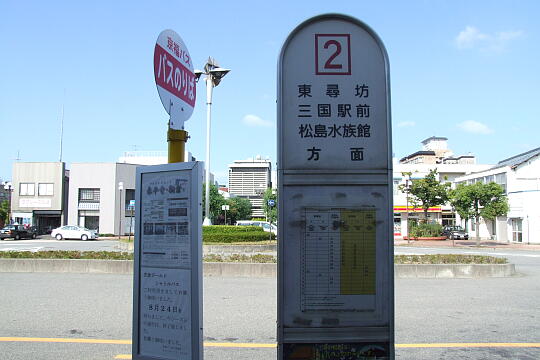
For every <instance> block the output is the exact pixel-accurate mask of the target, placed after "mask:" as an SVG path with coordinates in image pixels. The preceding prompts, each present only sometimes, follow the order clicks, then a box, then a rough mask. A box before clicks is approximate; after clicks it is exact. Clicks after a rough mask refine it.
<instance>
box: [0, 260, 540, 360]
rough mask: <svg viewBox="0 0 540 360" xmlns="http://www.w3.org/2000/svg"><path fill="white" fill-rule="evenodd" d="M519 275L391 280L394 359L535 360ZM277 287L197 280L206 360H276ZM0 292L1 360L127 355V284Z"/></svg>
mask: <svg viewBox="0 0 540 360" xmlns="http://www.w3.org/2000/svg"><path fill="white" fill-rule="evenodd" d="M518 259H521V260H522V261H525V262H527V261H529V260H530V259H531V258H527V257H521V258H518ZM520 266H521V265H520ZM525 266H526V267H529V268H530V269H533V270H534V271H532V272H530V274H527V275H521V276H518V277H513V278H502V279H445V280H443V279H433V280H431V279H423V280H422V279H399V280H397V281H396V291H395V294H396V319H395V323H396V343H397V349H396V358H397V359H407V360H409V359H411V360H413V359H414V360H418V359H444V360H449V359H452V360H453V359H496V360H498V359H521V360H532V359H536V360H537V359H540V341H539V340H540V339H539V334H540V321H538V320H539V319H540V308H539V307H538V306H537V299H538V298H540V286H539V285H538V284H539V283H540V282H539V280H540V279H539V276H538V272H539V271H538V264H536V265H532V264H531V265H525ZM276 285H277V284H276V281H275V279H250V278H219V277H216V278H204V336H205V342H206V344H207V346H206V347H205V359H207V360H208V359H211V360H213V359H215V360H218V359H219V360H223V359H235V360H236V359H240V360H252V359H259V360H266V359H275V354H276V350H275V347H273V346H275V341H276V338H275V336H276V323H275V321H276ZM0 288H1V289H2V290H3V296H1V297H0V308H2V309H4V311H3V313H2V317H1V320H0V354H3V355H2V359H6V357H4V356H6V354H7V359H10V360H11V359H13V360H23V359H25V360H26V359H44V360H53V359H54V360H63V359H66V360H67V359H91V360H93V359H96V360H97V359H114V358H119V359H120V358H127V357H128V356H129V354H130V353H131V348H130V345H129V344H126V342H128V341H129V340H130V338H131V292H132V277H131V276H129V275H97V274H93V275H92V274H56V273H3V274H2V275H1V277H0ZM10 339H11V340H10ZM51 339H60V340H51ZM23 340H24V341H23ZM104 340H107V341H111V342H113V343H112V344H103V343H101V342H103V341H104ZM57 341H81V342H78V343H73V342H57ZM477 343H483V344H486V347H478V345H474V344H477ZM501 343H512V344H514V345H512V347H511V346H510V345H507V346H506V347H505V346H501ZM242 344H248V345H247V347H242V346H244V345H242ZM452 344H454V345H452ZM515 344H525V345H518V346H517V347H515V346H516V345H515ZM531 344H536V347H534V346H533V345H531ZM426 346H427V347H426ZM449 346H454V347H449Z"/></svg>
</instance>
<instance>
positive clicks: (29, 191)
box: [19, 183, 35, 196]
mask: <svg viewBox="0 0 540 360" xmlns="http://www.w3.org/2000/svg"><path fill="white" fill-rule="evenodd" d="M34 187H35V184H34V183H21V186H20V190H19V195H24V196H34V195H35V189H34Z"/></svg>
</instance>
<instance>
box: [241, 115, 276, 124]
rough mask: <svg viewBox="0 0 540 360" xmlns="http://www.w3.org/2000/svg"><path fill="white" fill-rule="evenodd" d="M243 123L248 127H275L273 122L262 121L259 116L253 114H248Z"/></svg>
mask: <svg viewBox="0 0 540 360" xmlns="http://www.w3.org/2000/svg"><path fill="white" fill-rule="evenodd" d="M242 122H243V123H244V124H246V125H247V126H262V127H270V126H272V125H273V124H272V122H271V121H268V120H264V119H261V118H260V117H258V116H257V115H253V114H248V115H246V116H244V118H243V119H242Z"/></svg>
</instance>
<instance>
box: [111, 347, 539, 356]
mask: <svg viewBox="0 0 540 360" xmlns="http://www.w3.org/2000/svg"><path fill="white" fill-rule="evenodd" d="M204 346H205V347H228V348H249V347H251V348H276V347H277V345H276V344H251V343H204ZM494 347H495V348H501V347H504V348H537V347H540V343H434V344H396V348H402V349H411V348H417V349H418V348H494ZM114 358H115V359H131V354H118V355H116V356H115V357H114Z"/></svg>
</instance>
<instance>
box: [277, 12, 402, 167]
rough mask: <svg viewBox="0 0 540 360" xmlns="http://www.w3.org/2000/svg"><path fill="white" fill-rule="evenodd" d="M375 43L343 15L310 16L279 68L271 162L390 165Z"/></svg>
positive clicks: (381, 56) (384, 71)
mask: <svg viewBox="0 0 540 360" xmlns="http://www.w3.org/2000/svg"><path fill="white" fill-rule="evenodd" d="M388 68H389V66H388V56H387V53H386V50H385V48H384V45H383V43H382V41H381V40H380V39H379V37H378V36H377V35H376V34H375V32H374V31H373V30H372V29H371V28H370V27H368V26H367V25H365V24H364V23H363V22H361V21H359V20H357V19H355V18H352V17H350V16H346V15H340V14H326V15H320V16H316V17H314V18H311V19H309V20H307V21H305V22H303V23H302V24H300V25H299V26H298V27H297V28H296V29H294V30H293V31H292V32H291V34H290V35H289V37H288V38H287V40H286V41H285V43H284V45H283V47H282V50H281V54H280V57H279V67H278V139H279V140H278V141H279V146H278V167H279V168H282V169H288V170H293V169H294V170H367V169H373V170H382V169H388V168H391V164H392V159H391V153H390V152H389V148H390V144H391V124H390V95H389V94H390V81H389V70H388Z"/></svg>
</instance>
